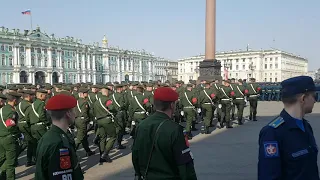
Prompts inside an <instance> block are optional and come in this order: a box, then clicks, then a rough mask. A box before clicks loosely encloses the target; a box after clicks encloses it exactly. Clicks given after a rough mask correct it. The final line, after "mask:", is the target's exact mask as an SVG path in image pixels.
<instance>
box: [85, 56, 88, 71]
mask: <svg viewBox="0 0 320 180" xmlns="http://www.w3.org/2000/svg"><path fill="white" fill-rule="evenodd" d="M86 60H87V58H85V61H84V68H85V69H88V62H87V61H86Z"/></svg>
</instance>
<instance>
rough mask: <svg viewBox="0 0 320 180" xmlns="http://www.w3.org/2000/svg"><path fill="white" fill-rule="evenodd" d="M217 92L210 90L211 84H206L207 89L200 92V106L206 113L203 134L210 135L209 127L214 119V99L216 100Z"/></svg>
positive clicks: (202, 128)
mask: <svg viewBox="0 0 320 180" xmlns="http://www.w3.org/2000/svg"><path fill="white" fill-rule="evenodd" d="M216 96H217V91H216V90H215V89H213V88H210V82H205V87H204V89H203V90H202V91H200V95H199V104H200V105H201V107H202V110H203V113H204V125H203V126H202V127H201V133H202V134H210V131H209V127H210V123H211V121H212V118H213V106H214V99H216Z"/></svg>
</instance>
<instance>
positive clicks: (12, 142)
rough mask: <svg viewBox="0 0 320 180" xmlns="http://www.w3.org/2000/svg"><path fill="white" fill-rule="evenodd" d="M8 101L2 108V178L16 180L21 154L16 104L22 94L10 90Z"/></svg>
mask: <svg viewBox="0 0 320 180" xmlns="http://www.w3.org/2000/svg"><path fill="white" fill-rule="evenodd" d="M6 95H7V101H8V103H7V104H6V105H5V106H4V107H2V108H1V109H0V120H1V121H2V122H1V123H0V162H3V163H2V165H1V168H0V179H7V180H14V179H15V167H16V162H17V158H18V154H19V151H20V150H19V144H18V139H19V138H20V137H21V132H20V131H19V128H18V126H17V124H18V114H17V112H16V111H15V106H16V105H17V104H18V101H19V98H20V96H21V94H19V93H16V92H8V93H7V94H6Z"/></svg>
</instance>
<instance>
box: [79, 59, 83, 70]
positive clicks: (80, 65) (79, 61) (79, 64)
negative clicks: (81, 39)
mask: <svg viewBox="0 0 320 180" xmlns="http://www.w3.org/2000/svg"><path fill="white" fill-rule="evenodd" d="M81 67H82V66H81V59H79V69H81Z"/></svg>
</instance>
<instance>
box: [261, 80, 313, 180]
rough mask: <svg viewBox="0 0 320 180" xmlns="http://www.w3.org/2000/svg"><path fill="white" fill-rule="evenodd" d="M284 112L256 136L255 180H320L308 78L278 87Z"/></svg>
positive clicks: (311, 83) (311, 91) (310, 81)
mask: <svg viewBox="0 0 320 180" xmlns="http://www.w3.org/2000/svg"><path fill="white" fill-rule="evenodd" d="M281 86H282V102H283V104H284V109H283V110H282V112H281V113H280V115H279V116H278V117H277V118H275V119H274V120H273V121H271V123H269V124H268V125H267V126H265V127H263V128H262V130H261V131H260V135H259V162H258V180H271V179H274V180H276V179H277V180H280V179H281V180H293V179H294V180H319V173H318V165H317V156H318V148H317V144H316V142H315V139H314V136H313V131H312V128H311V125H310V124H309V122H308V121H307V120H305V119H304V115H305V114H308V113H311V112H312V109H313V106H314V103H315V92H316V90H317V88H316V87H315V84H314V82H313V80H312V78H311V77H309V76H298V77H294V78H290V79H287V80H285V81H283V82H282V83H281Z"/></svg>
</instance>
